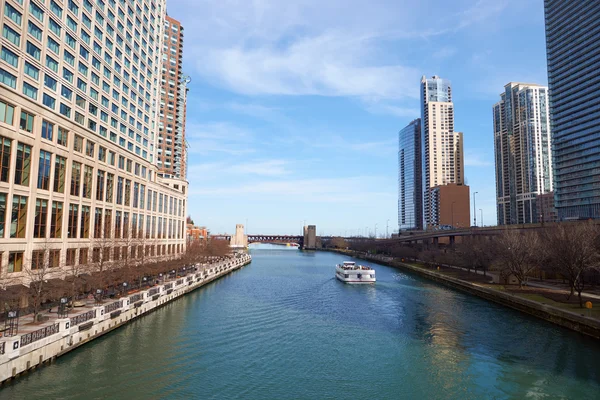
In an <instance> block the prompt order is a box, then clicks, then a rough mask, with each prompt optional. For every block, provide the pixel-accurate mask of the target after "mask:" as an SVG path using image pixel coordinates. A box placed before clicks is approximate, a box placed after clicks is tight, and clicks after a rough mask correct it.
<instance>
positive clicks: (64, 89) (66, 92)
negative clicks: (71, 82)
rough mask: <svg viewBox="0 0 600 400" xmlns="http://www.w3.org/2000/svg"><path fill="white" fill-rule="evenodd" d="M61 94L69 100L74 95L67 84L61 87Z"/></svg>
mask: <svg viewBox="0 0 600 400" xmlns="http://www.w3.org/2000/svg"><path fill="white" fill-rule="evenodd" d="M60 94H61V96H62V97H64V98H65V99H67V100H69V101H70V100H71V99H72V97H73V91H72V90H71V89H69V88H68V87H66V86H65V85H62V88H61V89H60Z"/></svg>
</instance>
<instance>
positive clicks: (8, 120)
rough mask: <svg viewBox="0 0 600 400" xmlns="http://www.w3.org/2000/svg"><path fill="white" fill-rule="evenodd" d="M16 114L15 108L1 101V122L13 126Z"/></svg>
mask: <svg viewBox="0 0 600 400" xmlns="http://www.w3.org/2000/svg"><path fill="white" fill-rule="evenodd" d="M14 114H15V107H14V106H12V105H10V104H7V103H5V102H3V101H2V100H0V122H4V123H5V124H8V125H12V124H13V119H14Z"/></svg>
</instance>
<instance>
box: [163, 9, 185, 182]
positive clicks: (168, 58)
mask: <svg viewBox="0 0 600 400" xmlns="http://www.w3.org/2000/svg"><path fill="white" fill-rule="evenodd" d="M162 51H163V52H162V75H161V78H162V79H161V83H162V85H161V99H160V120H159V127H158V146H157V147H158V151H157V152H158V158H157V164H158V166H159V168H160V174H161V175H162V176H163V177H169V178H170V177H174V178H185V177H186V167H187V165H186V164H187V162H186V161H187V160H186V146H185V118H186V115H185V112H186V101H187V91H188V89H187V83H188V82H187V78H186V77H184V76H183V71H182V62H183V26H181V23H180V22H179V21H177V20H176V19H174V18H171V17H170V16H168V15H167V16H166V17H165V33H164V43H163V49H162Z"/></svg>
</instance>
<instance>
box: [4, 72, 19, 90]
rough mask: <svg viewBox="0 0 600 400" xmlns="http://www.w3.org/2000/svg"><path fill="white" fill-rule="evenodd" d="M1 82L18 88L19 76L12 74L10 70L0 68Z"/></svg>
mask: <svg viewBox="0 0 600 400" xmlns="http://www.w3.org/2000/svg"><path fill="white" fill-rule="evenodd" d="M0 83H3V84H5V85H6V86H8V87H10V88H13V89H16V88H17V77H16V76H14V75H13V74H11V73H10V72H8V71H5V70H3V69H2V68H0Z"/></svg>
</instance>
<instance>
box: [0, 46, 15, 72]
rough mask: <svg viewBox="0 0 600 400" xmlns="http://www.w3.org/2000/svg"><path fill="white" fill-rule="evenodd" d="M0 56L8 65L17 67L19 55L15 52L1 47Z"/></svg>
mask: <svg viewBox="0 0 600 400" xmlns="http://www.w3.org/2000/svg"><path fill="white" fill-rule="evenodd" d="M0 58H2V59H3V60H4V61H6V62H7V63H8V64H9V65H12V66H13V67H15V68H17V66H18V65H19V56H17V55H16V54H15V53H13V52H12V51H10V50H9V49H7V48H6V47H2V52H0Z"/></svg>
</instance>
